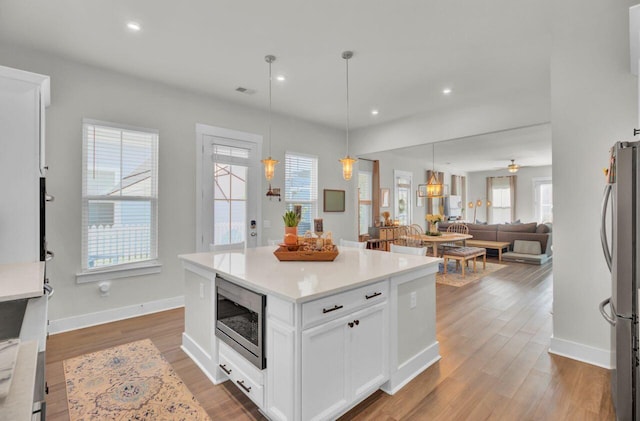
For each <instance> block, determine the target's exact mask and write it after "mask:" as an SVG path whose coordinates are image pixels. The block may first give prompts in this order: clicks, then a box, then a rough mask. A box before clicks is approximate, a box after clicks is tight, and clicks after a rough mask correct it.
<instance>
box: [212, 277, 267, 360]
mask: <svg viewBox="0 0 640 421" xmlns="http://www.w3.org/2000/svg"><path fill="white" fill-rule="evenodd" d="M266 304H267V297H266V296H265V295H263V294H260V293H257V292H255V291H251V290H249V289H246V288H244V287H241V286H239V285H236V284H234V283H231V282H229V281H227V280H225V279H223V278H221V277H220V276H216V323H215V324H216V331H215V334H216V336H217V337H218V338H219V339H220V340H221V341H223V342H225V343H226V344H227V345H229V346H230V347H231V348H233V349H234V350H236V351H237V352H238V353H239V354H240V355H242V356H243V357H244V358H246V359H247V360H248V361H249V362H251V363H252V364H253V365H255V366H256V367H258V368H259V369H261V370H262V369H264V368H266V366H267V362H266V358H265V355H264V331H265V330H264V321H265V307H266Z"/></svg>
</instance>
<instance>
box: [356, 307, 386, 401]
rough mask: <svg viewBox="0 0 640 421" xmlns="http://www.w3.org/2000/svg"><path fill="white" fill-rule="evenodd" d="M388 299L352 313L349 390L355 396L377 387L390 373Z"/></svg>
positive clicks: (360, 395)
mask: <svg viewBox="0 0 640 421" xmlns="http://www.w3.org/2000/svg"><path fill="white" fill-rule="evenodd" d="M387 312H388V306H387V302H386V301H385V302H383V303H380V304H376V305H375V306H372V307H369V308H366V309H364V310H361V311H358V312H356V313H353V314H352V315H351V317H352V318H353V320H350V321H351V322H354V327H353V328H349V331H350V332H349V333H350V334H351V335H350V344H349V345H350V348H351V352H350V354H351V359H350V366H351V367H350V368H351V390H352V391H353V399H354V400H358V399H360V398H363V397H365V396H367V395H369V394H370V393H371V392H373V391H374V390H376V389H378V387H380V385H381V384H382V383H384V382H385V381H387V379H388V377H389V333H388V332H389V330H388V323H387V320H388V317H387Z"/></svg>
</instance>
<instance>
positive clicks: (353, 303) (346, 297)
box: [302, 281, 389, 329]
mask: <svg viewBox="0 0 640 421" xmlns="http://www.w3.org/2000/svg"><path fill="white" fill-rule="evenodd" d="M388 295H389V283H388V282H387V281H380V282H377V283H375V284H372V285H366V286H364V287H360V288H356V289H352V290H350V291H345V292H341V293H339V294H335V295H332V296H330V297H324V298H320V299H319V300H315V301H311V302H308V303H304V304H303V305H302V328H303V329H306V328H307V327H310V326H314V325H316V324H320V323H325V322H328V321H330V320H334V319H337V318H338V317H341V316H343V315H345V314H348V313H350V312H352V311H353V310H355V309H358V308H361V307H363V306H366V305H369V304H374V303H377V302H380V301H383V300H386V299H387V297H388Z"/></svg>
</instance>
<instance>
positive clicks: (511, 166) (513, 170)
mask: <svg viewBox="0 0 640 421" xmlns="http://www.w3.org/2000/svg"><path fill="white" fill-rule="evenodd" d="M519 169H520V165H518V164H516V163H515V159H512V160H511V164H509V165H507V171H509V172H510V173H517V172H518V170H519Z"/></svg>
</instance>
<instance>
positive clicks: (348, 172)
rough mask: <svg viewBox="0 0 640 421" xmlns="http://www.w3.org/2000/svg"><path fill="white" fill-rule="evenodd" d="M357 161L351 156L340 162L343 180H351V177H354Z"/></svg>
mask: <svg viewBox="0 0 640 421" xmlns="http://www.w3.org/2000/svg"><path fill="white" fill-rule="evenodd" d="M356 161H357V159H355V158H351V157H350V156H349V155H347V156H345V157H344V158H342V159H341V160H340V162H342V178H344V179H345V181H349V180H351V176H352V175H353V163H354V162H356Z"/></svg>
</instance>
